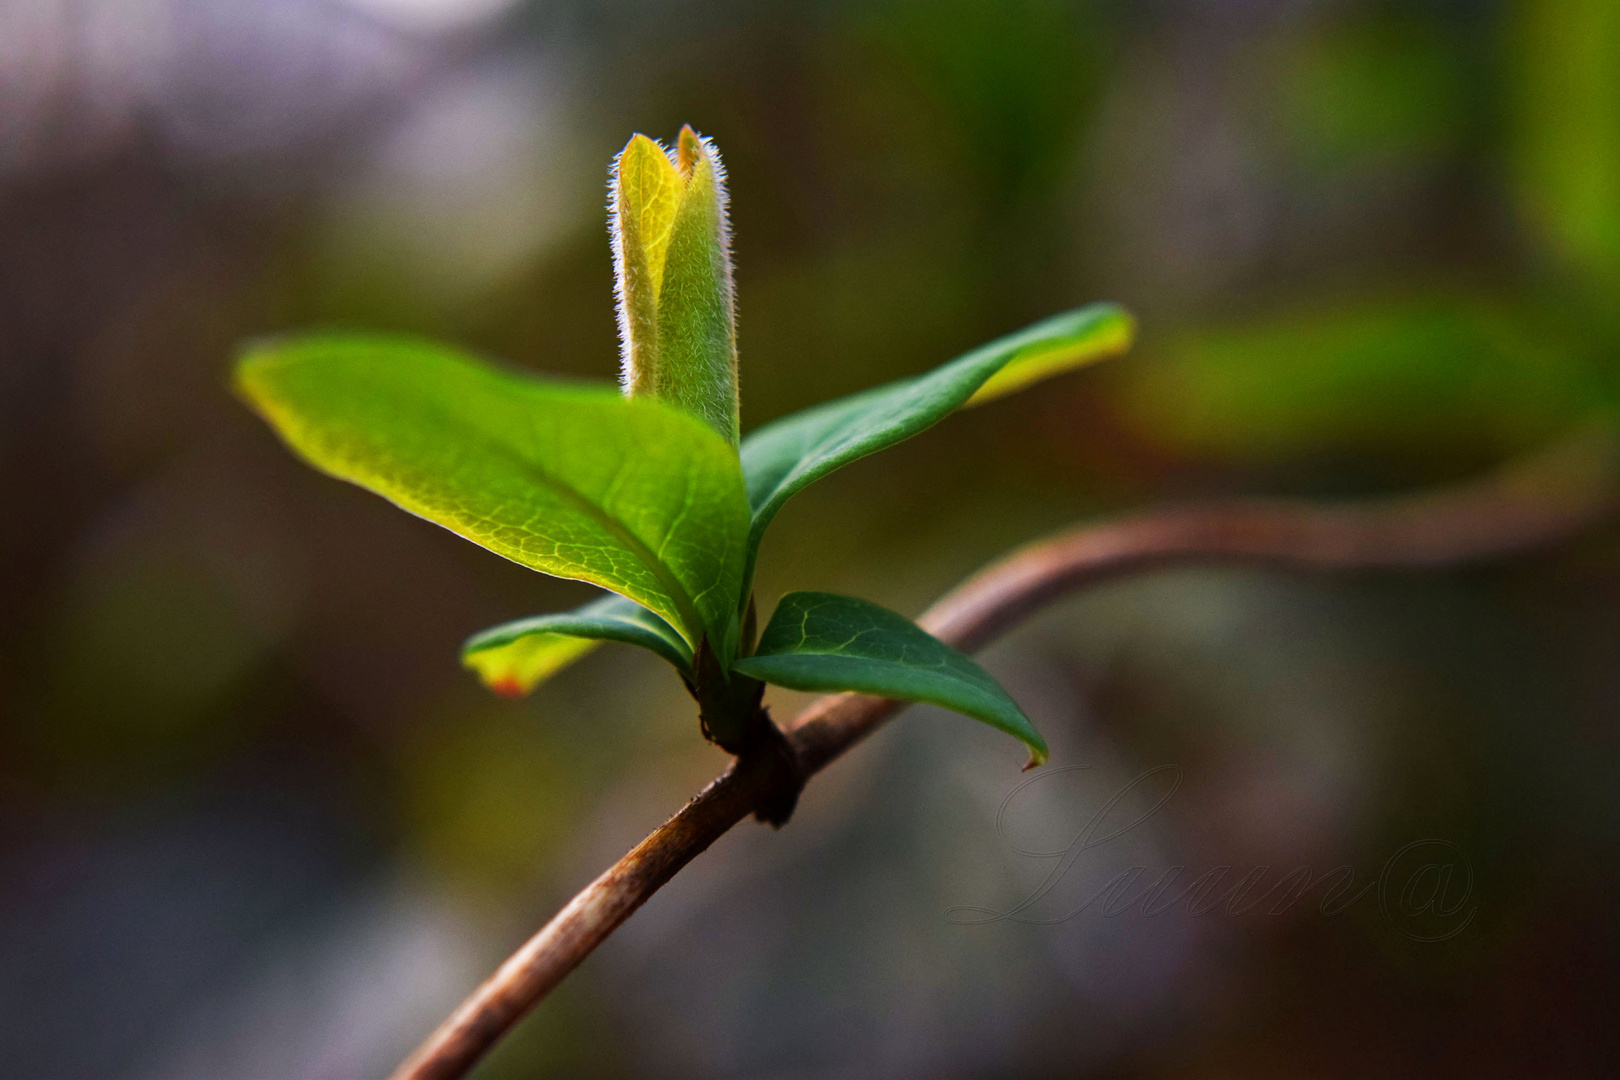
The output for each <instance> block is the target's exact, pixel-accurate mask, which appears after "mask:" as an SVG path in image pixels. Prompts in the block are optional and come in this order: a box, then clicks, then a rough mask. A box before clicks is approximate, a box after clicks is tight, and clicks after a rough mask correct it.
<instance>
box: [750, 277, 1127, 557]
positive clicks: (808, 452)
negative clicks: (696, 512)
mask: <svg viewBox="0 0 1620 1080" xmlns="http://www.w3.org/2000/svg"><path fill="white" fill-rule="evenodd" d="M1133 326H1134V324H1133V322H1132V320H1131V317H1130V316H1129V315H1127V314H1126V313H1125V312H1124V311H1123V310H1121V309H1120V308H1118V307H1116V306H1114V305H1112V304H1093V305H1091V306H1090V307H1085V308H1080V309H1078V310H1076V311H1070V312H1066V313H1064V314H1062V315H1057V316H1054V317H1052V318H1050V319H1046V320H1045V321H1043V322H1039V323H1036V324H1035V325H1034V326H1030V327H1026V328H1025V329H1023V330H1020V331H1019V332H1018V333H1016V334H1009V335H1008V336H1007V337H1004V338H999V339H997V340H995V341H992V342H990V343H989V344H988V345H981V346H980V347H979V348H977V349H975V350H973V351H972V352H970V353H968V354H966V355H965V356H960V357H958V358H957V359H955V360H952V361H951V362H950V363H948V364H945V365H944V366H942V367H939V368H935V369H934V370H933V371H931V372H929V373H928V374H926V375H920V376H917V377H915V378H910V379H901V380H900V381H898V382H893V383H889V384H888V385H887V386H880V387H878V388H876V389H874V390H868V391H866V392H865V393H861V394H856V395H854V396H853V397H847V398H842V399H840V400H838V401H830V402H828V403H827V404H825V405H819V406H816V407H815V408H812V409H806V410H805V411H804V412H799V413H794V414H793V415H792V416H788V417H784V418H783V419H781V420H777V421H775V422H773V423H770V424H767V425H765V426H764V427H762V428H760V429H759V430H758V431H755V432H753V433H752V434H751V435H749V436H748V438H746V439H744V440H743V443H742V450H741V453H742V463H743V473H744V474H745V475H746V476H747V477H748V502H749V505H750V507H752V509H753V523H752V525H751V527H750V529H749V534H748V572H749V575H751V574H752V570H753V565H754V558H755V556H756V555H757V553H758V551H759V542H760V538H761V537H762V536H763V535H764V533H765V529H766V527H767V526H768V525H770V523H771V519H772V518H774V517H775V516H776V512H777V511H778V510H780V509H781V508H782V504H783V503H785V502H787V501H788V499H790V498H792V497H793V496H794V495H795V494H796V493H797V492H799V491H800V490H802V489H803V488H805V487H807V486H808V485H810V484H812V483H814V482H815V481H817V480H819V479H821V478H822V477H824V476H826V475H827V474H828V473H831V472H833V471H834V470H836V469H840V468H842V467H843V466H845V465H848V464H849V463H850V462H852V461H855V460H857V459H859V458H863V457H865V456H866V455H868V454H872V453H876V452H877V451H879V450H882V449H884V448H886V447H890V446H893V445H894V444H895V443H898V442H902V441H904V440H906V439H909V438H911V436H913V435H916V434H917V433H918V432H920V431H923V430H924V429H926V428H928V427H931V426H932V425H934V424H935V423H938V422H939V421H940V420H942V419H943V418H945V417H946V416H949V415H950V414H951V413H953V412H955V411H956V410H957V409H959V408H961V407H962V406H964V405H968V404H978V403H980V402H982V401H988V400H992V399H994V398H997V397H1001V396H1002V395H1004V394H1009V393H1012V392H1013V391H1015V390H1019V389H1022V388H1023V387H1024V386H1027V385H1029V384H1030V383H1032V382H1035V381H1037V380H1039V379H1044V378H1047V377H1049V376H1052V375H1056V374H1058V373H1059V372H1061V371H1066V370H1068V369H1070V368H1074V367H1078V366H1080V365H1081V364H1085V363H1089V362H1090V361H1093V360H1099V359H1102V358H1103V357H1106V356H1112V355H1114V354H1115V353H1119V352H1123V351H1124V350H1125V349H1126V348H1128V347H1129V346H1130V342H1131V336H1132V333H1133ZM744 580H745V582H746V581H747V580H749V577H748V576H747V575H745V578H744Z"/></svg>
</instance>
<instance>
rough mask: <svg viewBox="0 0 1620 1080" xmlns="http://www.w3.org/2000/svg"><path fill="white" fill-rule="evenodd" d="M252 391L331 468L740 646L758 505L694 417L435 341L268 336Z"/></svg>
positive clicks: (277, 424)
mask: <svg viewBox="0 0 1620 1080" xmlns="http://www.w3.org/2000/svg"><path fill="white" fill-rule="evenodd" d="M236 384H237V387H238V389H239V391H240V392H241V394H242V395H243V397H245V398H246V399H247V400H248V402H249V403H251V404H252V405H253V406H254V407H256V408H257V409H258V410H259V412H260V413H262V414H263V415H264V417H265V418H266V419H267V420H268V421H269V422H270V424H271V426H272V427H274V428H275V429H276V430H277V431H278V432H279V433H280V434H281V436H282V438H283V439H285V440H286V441H287V443H288V444H289V445H290V446H291V447H292V448H293V449H294V450H295V451H296V452H298V453H299V454H300V455H302V456H303V457H304V458H305V459H306V460H307V461H309V463H310V464H312V465H314V466H315V467H316V468H318V469H321V470H323V471H325V472H328V473H330V474H332V475H333V476H336V477H339V478H340V479H344V480H350V481H353V482H354V483H357V484H359V485H361V486H362V487H366V488H369V489H371V490H372V491H375V492H377V493H378V494H379V495H382V496H384V497H385V498H388V499H390V500H392V501H393V502H395V503H397V504H398V505H399V506H401V507H403V508H404V509H406V510H409V511H410V512H412V513H414V514H418V515H420V516H421V517H425V518H427V519H428V520H429V521H433V522H436V523H438V524H440V525H443V526H444V527H445V528H447V529H450V530H451V531H452V532H456V533H459V534H460V535H462V536H465V537H467V538H468V539H469V540H472V541H473V542H474V543H478V544H482V545H483V546H484V547H487V548H489V549H490V550H491V551H494V552H496V553H497V554H500V555H504V556H505V557H506V558H508V559H511V560H512V561H514V562H517V563H521V564H523V565H524V566H528V567H531V568H533V569H535V570H539V571H542V572H544V573H547V574H553V575H555V576H557V577H564V578H577V579H579V580H582V581H589V582H592V583H594V584H596V585H600V586H601V587H603V588H604V589H609V590H611V591H613V592H616V593H620V594H622V595H624V596H627V597H629V598H630V599H632V600H634V601H636V602H637V603H639V604H642V605H643V606H645V607H647V608H650V609H651V610H652V611H654V612H656V613H657V614H658V615H660V616H662V617H663V618H664V619H666V620H667V621H668V622H669V623H670V624H671V625H673V626H675V627H677V628H679V629H680V631H681V633H682V636H683V637H684V638H685V639H686V640H687V642H688V644H689V645H695V644H696V642H697V641H698V640H699V639H700V638H701V637H702V636H703V635H704V634H705V633H707V634H708V635H709V637H710V641H711V644H712V646H713V647H714V648H715V649H716V651H717V652H718V653H720V655H721V656H723V657H725V658H727V659H729V657H730V654H731V651H732V650H733V649H734V648H735V641H736V632H737V631H736V627H737V596H738V594H739V592H740V591H741V583H742V567H743V542H744V538H745V536H746V532H747V521H748V507H747V502H746V500H745V497H744V494H743V480H742V474H741V471H740V470H739V468H738V465H737V456H736V454H735V453H734V452H733V451H732V449H731V447H730V446H729V445H727V444H726V442H725V441H724V440H723V439H720V438H719V437H717V436H716V435H715V434H714V432H713V431H712V430H710V429H709V428H708V427H707V426H706V425H704V424H702V423H700V422H699V421H697V420H695V419H693V418H692V417H690V416H687V415H686V414H685V413H683V412H681V411H679V410H677V409H673V408H670V407H668V406H666V405H663V404H660V403H658V402H656V401H647V400H641V399H627V398H624V397H621V396H620V395H618V394H616V393H614V392H613V391H612V390H611V389H608V388H605V387H591V386H582V385H578V384H570V383H562V382H554V381H550V380H543V379H538V378H534V377H532V376H526V375H521V374H518V373H516V372H511V371H505V370H502V369H499V368H496V367H493V366H491V365H489V364H486V363H483V362H481V361H478V360H475V359H473V358H471V357H469V356H467V355H465V354H463V353H460V352H458V351H456V350H453V349H450V348H447V347H445V346H442V345H435V344H431V343H428V342H422V341H415V340H407V339H397V338H384V337H372V336H359V335H330V336H316V337H307V338H301V339H293V340H289V341H280V342H274V343H271V344H267V345H262V346H259V347H258V348H256V349H254V350H252V351H251V352H250V354H249V355H248V356H247V357H246V358H245V359H244V360H243V361H242V362H241V364H240V365H239V366H238V368H237V374H236Z"/></svg>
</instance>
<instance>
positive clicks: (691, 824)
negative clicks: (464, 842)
mask: <svg viewBox="0 0 1620 1080" xmlns="http://www.w3.org/2000/svg"><path fill="white" fill-rule="evenodd" d="M1617 473H1620V469H1617V452H1616V443H1615V440H1614V437H1613V435H1612V434H1611V433H1610V432H1609V431H1608V429H1596V430H1593V431H1591V432H1588V433H1585V434H1583V435H1581V436H1579V437H1577V438H1574V439H1572V440H1570V441H1569V442H1567V443H1564V444H1562V445H1560V446H1559V447H1557V448H1556V449H1554V450H1553V451H1551V452H1548V453H1546V454H1543V455H1541V456H1539V457H1536V458H1533V459H1530V460H1528V461H1525V462H1523V463H1520V464H1518V465H1516V466H1513V467H1510V468H1509V469H1506V470H1504V471H1503V472H1501V473H1499V474H1497V475H1495V476H1493V477H1490V478H1488V479H1486V480H1483V481H1478V482H1475V483H1472V484H1468V485H1465V486H1460V487H1455V488H1450V489H1446V490H1442V491H1439V492H1436V493H1431V494H1426V495H1421V496H1417V497H1410V498H1404V499H1397V500H1388V501H1381V502H1374V503H1361V504H1353V505H1342V506H1336V507H1316V506H1310V505H1302V504H1297V503H1286V502H1259V501H1235V502H1224V503H1212V504H1209V505H1204V506H1189V507H1182V508H1172V509H1163V510H1153V511H1148V512H1145V513H1139V514H1135V515H1132V516H1129V517H1124V518H1120V519H1118V520H1115V521H1110V522H1104V523H1101V524H1097V525H1086V526H1081V527H1079V528H1076V529H1072V530H1070V531H1067V532H1063V533H1059V534H1058V535H1056V536H1054V537H1052V538H1050V539H1047V540H1043V541H1039V542H1037V543H1034V544H1030V545H1029V546H1027V547H1024V548H1021V549H1019V550H1017V551H1014V552H1013V553H1011V554H1010V555H1007V556H1006V557H1004V558H1002V559H1000V560H998V561H997V562H995V563H992V564H991V565H990V566H988V567H986V568H985V569H984V570H981V571H980V572H979V573H978V574H975V575H974V576H973V577H971V578H969V579H968V580H967V581H965V582H963V583H962V584H961V585H959V586H957V587H956V588H955V589H952V590H951V591H950V592H949V593H947V594H946V595H945V596H943V597H942V598H940V600H939V601H938V602H937V603H935V604H934V605H933V607H931V608H929V609H928V611H927V612H925V613H924V614H923V616H922V617H921V618H920V619H919V620H918V621H919V622H920V623H921V625H922V626H923V627H924V628H925V629H927V630H929V631H930V632H931V633H933V634H934V635H936V636H937V637H939V638H941V639H943V640H945V641H947V642H950V643H951V644H953V645H955V646H957V647H958V648H961V649H965V650H969V651H971V650H974V649H977V648H979V647H981V646H983V645H985V644H986V643H988V642H989V641H990V640H992V639H993V638H995V637H996V636H997V635H999V634H1001V633H1003V632H1004V631H1006V630H1008V629H1010V628H1011V627H1013V626H1015V625H1016V624H1017V623H1019V622H1020V621H1022V620H1023V619H1025V618H1027V617H1028V616H1030V615H1031V614H1033V613H1034V612H1035V611H1037V610H1039V609H1040V608H1042V607H1043V606H1045V605H1046V604H1049V603H1051V602H1052V601H1053V600H1056V599H1057V598H1058V597H1060V596H1062V595H1064V594H1065V593H1068V592H1070V591H1071V590H1073V589H1076V588H1078V587H1080V586H1082V585H1087V584H1090V583H1092V582H1096V581H1101V580H1104V579H1107V578H1112V577H1116V576H1119V575H1121V574H1124V573H1129V572H1131V571H1135V570H1140V569H1143V568H1146V567H1150V566H1159V565H1166V564H1170V563H1185V562H1210V561H1245V562H1254V563H1261V564H1268V565H1273V566H1278V567H1292V568H1300V569H1317V570H1326V569H1335V570H1342V569H1371V568H1401V567H1407V568H1432V567H1442V566H1450V565H1455V564H1460V563H1465V562H1470V561H1474V560H1481V559H1487V558H1494V557H1499V556H1503V555H1508V554H1513V553H1516V552H1522V551H1527V550H1530V549H1533V548H1536V547H1540V546H1545V545H1547V544H1551V543H1553V542H1556V541H1558V540H1562V539H1564V538H1567V537H1569V536H1572V535H1574V534H1575V533H1577V532H1579V531H1580V530H1581V529H1583V528H1585V527H1587V526H1589V525H1591V524H1593V523H1594V522H1596V521H1598V520H1599V519H1600V518H1601V517H1603V516H1604V515H1605V514H1606V513H1608V512H1609V510H1611V509H1612V508H1613V506H1614V504H1615V502H1616V494H1617V491H1616V480H1617ZM900 707H901V705H900V703H898V702H894V701H884V700H881V699H877V698H869V697H861V696H858V695H854V694H839V695H834V696H830V697H824V698H819V699H817V700H816V701H815V702H813V703H811V705H810V706H809V707H808V708H806V709H805V710H804V711H803V712H801V713H800V714H799V716H798V717H797V718H796V719H795V720H794V721H793V723H792V724H790V725H788V727H787V735H788V738H789V740H790V741H791V743H792V745H793V748H794V750H795V751H797V755H798V760H799V764H800V767H801V769H802V771H803V776H805V777H809V776H811V775H813V774H815V773H816V772H818V771H820V770H821V769H822V768H824V767H825V766H826V765H827V764H828V763H829V762H831V761H833V760H834V759H836V758H837V757H839V755H841V754H843V753H844V752H845V751H846V750H848V749H849V748H850V747H851V746H853V745H855V744H856V743H857V742H859V741H860V740H861V739H863V738H865V737H866V736H867V735H869V734H870V733H871V732H872V731H874V730H876V729H877V727H878V726H879V725H881V724H882V723H883V722H884V721H885V720H887V719H888V718H889V717H890V716H892V715H894V713H895V712H896V711H898V710H899V709H900ZM784 782H785V781H784V778H783V776H782V775H781V770H780V768H779V767H778V764H777V763H776V759H775V758H773V757H771V756H769V755H761V756H752V757H748V758H745V759H744V760H742V761H740V762H733V763H732V766H731V767H730V768H729V769H727V770H726V771H725V772H724V773H722V774H721V775H720V776H719V777H718V778H717V779H715V780H714V781H713V782H712V783H710V784H709V786H708V787H706V788H704V789H703V790H702V791H701V792H699V793H698V795H697V796H696V797H695V798H693V799H692V801H691V802H689V803H687V804H686V806H685V807H684V808H682V809H681V811H680V812H679V813H677V814H676V815H675V816H674V817H672V818H670V819H669V820H668V821H667V822H665V823H664V824H663V825H661V826H659V827H658V828H657V829H656V830H655V831H654V832H653V833H652V835H650V836H648V837H647V838H646V839H645V840H643V841H642V842H641V843H640V844H637V845H636V847H635V849H634V850H632V851H631V852H630V853H629V854H628V855H626V856H624V858H622V859H620V860H619V861H618V862H617V863H615V864H614V865H613V866H612V867H611V868H610V869H608V871H607V872H606V873H604V874H602V876H601V877H599V878H597V879H596V880H595V881H593V882H591V883H590V885H588V886H586V887H585V890H584V891H583V892H581V893H580V894H579V895H577V896H575V897H574V898H573V899H572V900H570V901H569V902H568V904H567V905H566V906H565V907H564V908H563V909H562V910H561V911H559V912H558V913H557V914H556V915H555V916H553V917H552V919H551V921H550V922H548V923H547V924H546V925H545V926H544V927H542V928H541V930H540V932H539V933H537V934H536V935H535V936H534V937H532V938H530V939H529V940H528V941H527V942H526V943H525V944H524V945H523V947H522V948H521V949H519V950H518V951H517V952H516V953H514V954H513V955H512V956H511V958H510V959H508V960H507V961H506V963H504V964H502V965H501V966H500V968H499V969H498V970H497V971H496V972H495V974H493V975H491V976H490V977H489V978H488V979H487V980H485V982H484V984H483V985H482V986H480V987H479V988H478V989H477V990H476V991H474V993H473V995H472V996H471V997H469V998H468V999H467V1000H466V1001H465V1002H464V1003H463V1004H462V1005H461V1007H460V1008H458V1009H457V1010H456V1011H455V1012H454V1013H453V1014H451V1016H450V1018H449V1019H447V1020H446V1021H445V1022H444V1023H443V1024H442V1025H441V1026H440V1027H439V1029H438V1030H437V1031H435V1032H434V1033H433V1034H432V1035H431V1036H430V1037H429V1038H428V1040H427V1041H426V1042H424V1043H423V1044H422V1046H421V1047H420V1048H419V1049H418V1050H417V1051H416V1053H415V1054H413V1055H412V1056H411V1058H410V1059H409V1060H408V1061H406V1062H405V1063H404V1064H403V1065H401V1066H400V1067H399V1069H398V1071H396V1072H395V1073H394V1077H393V1080H452V1078H456V1077H461V1076H464V1075H466V1073H467V1072H468V1070H470V1069H471V1068H472V1067H473V1065H474V1064H476V1063H477V1061H478V1059H479V1058H480V1057H481V1056H483V1054H484V1053H485V1052H486V1051H487V1050H488V1049H489V1048H490V1047H491V1046H493V1045H494V1044H495V1043H496V1042H497V1041H498V1040H499V1039H500V1038H501V1036H502V1035H503V1034H504V1033H505V1032H506V1030H507V1029H508V1028H510V1027H511V1026H512V1024H514V1023H515V1022H516V1021H517V1020H518V1019H519V1018H520V1017H521V1016H523V1014H524V1013H526V1012H527V1011H528V1010H529V1009H531V1008H533V1007H534V1006H535V1004H536V1003H538V1002H539V1001H540V1000H541V999H542V998H543V997H545V995H546V994H547V993H548V992H550V990H551V989H552V988H553V987H554V986H556V985H557V984H558V983H559V982H561V981H562V979H563V977H564V976H566V975H567V974H568V973H569V972H570V971H572V970H573V969H574V968H575V967H576V966H578V964H579V963H580V961H581V960H583V959H585V957H586V956H588V955H590V953H591V950H593V949H595V948H596V947H597V946H598V945H600V944H601V943H602V942H603V941H604V940H605V939H606V938H607V936H608V935H609V934H611V933H612V932H613V931H614V929H616V928H617V927H618V925H619V924H620V923H622V922H624V920H625V919H627V918H629V917H630V914H631V913H632V912H633V911H635V910H636V908H638V907H640V906H641V905H642V903H644V902H645V901H646V900H647V898H648V897H650V896H651V895H652V894H653V893H655V892H657V891H658V889H659V888H660V887H661V886H662V885H663V884H664V883H665V882H666V881H668V880H669V879H670V878H672V877H674V876H675V874H676V873H677V872H678V871H679V870H680V869H681V868H682V867H683V866H685V865H686V864H687V863H689V862H691V861H692V859H694V858H696V857H697V856H698V855H699V854H700V853H702V852H703V851H704V850H705V849H706V848H708V846H709V845H710V844H712V843H714V841H715V840H717V839H719V838H720V837H721V836H722V835H723V834H724V833H725V832H726V830H728V829H730V828H731V827H732V826H733V825H735V824H737V823H738V822H739V821H741V820H742V819H743V818H745V817H747V816H748V815H749V814H750V813H751V812H753V811H754V810H755V809H756V808H757V807H759V806H761V805H764V804H768V803H769V801H770V800H771V799H772V798H774V797H778V795H779V793H780V790H781V787H782V785H783V783H784Z"/></svg>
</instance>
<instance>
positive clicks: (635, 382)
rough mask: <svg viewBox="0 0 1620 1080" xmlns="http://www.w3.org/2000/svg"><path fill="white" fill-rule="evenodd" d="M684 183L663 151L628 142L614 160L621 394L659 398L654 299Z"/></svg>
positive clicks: (642, 140)
mask: <svg viewBox="0 0 1620 1080" xmlns="http://www.w3.org/2000/svg"><path fill="white" fill-rule="evenodd" d="M685 189H686V181H685V180H684V179H683V178H682V177H681V175H680V174H679V173H678V172H676V171H675V165H674V163H672V162H671V161H670V160H669V155H668V154H666V153H664V148H663V147H661V146H659V145H658V144H657V143H655V142H653V141H652V140H651V139H649V138H647V136H645V135H635V136H632V137H631V139H630V142H629V143H628V144H626V146H625V148H624V149H623V150H621V151H620V152H619V156H618V157H617V158H615V159H614V160H613V181H612V184H611V185H610V190H611V191H612V206H611V211H610V212H611V215H612V217H611V223H610V225H609V229H608V231H609V233H610V234H611V236H612V241H613V270H614V278H615V292H616V294H617V297H618V309H619V346H620V349H621V351H622V354H623V367H624V375H623V379H624V392H625V393H626V394H629V395H630V396H631V397H635V396H638V395H642V394H655V393H656V392H657V371H658V293H659V290H660V289H661V288H663V283H664V265H665V256H666V255H667V253H668V251H669V237H670V230H671V229H672V227H673V226H674V224H675V210H676V208H677V207H678V206H679V205H680V202H681V194H682V193H683V192H684V191H685Z"/></svg>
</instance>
